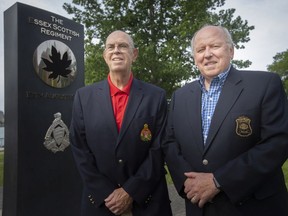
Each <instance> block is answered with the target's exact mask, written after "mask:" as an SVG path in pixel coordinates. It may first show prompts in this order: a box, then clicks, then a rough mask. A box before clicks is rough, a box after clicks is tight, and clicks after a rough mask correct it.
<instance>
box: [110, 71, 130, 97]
mask: <svg viewBox="0 0 288 216" xmlns="http://www.w3.org/2000/svg"><path fill="white" fill-rule="evenodd" d="M107 80H108V84H109V88H110V95H111V96H114V95H116V94H117V93H119V92H123V93H125V94H127V95H129V94H130V89H131V86H132V81H133V74H132V73H131V75H130V77H129V81H128V83H127V85H126V86H125V87H124V88H123V90H120V89H119V88H117V87H116V86H115V85H114V84H113V83H112V81H111V78H110V75H109V74H108V79H107Z"/></svg>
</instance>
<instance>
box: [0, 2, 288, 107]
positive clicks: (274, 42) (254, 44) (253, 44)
mask: <svg viewBox="0 0 288 216" xmlns="http://www.w3.org/2000/svg"><path fill="white" fill-rule="evenodd" d="M16 2H17V1H15V0H2V1H1V4H0V13H1V16H0V26H1V28H0V111H1V110H2V111H3V110H4V38H3V31H4V27H3V26H4V23H3V15H4V14H3V13H4V11H5V10H7V9H8V8H9V7H11V6H12V5H14V4H15V3H16ZM18 2H22V3H25V4H28V5H31V6H34V7H38V8H41V9H44V10H47V11H50V12H53V13H57V14H60V15H62V16H64V17H67V18H69V16H68V14H67V13H66V11H65V10H64V9H63V8H62V5H63V3H64V2H67V3H71V2H72V0H49V1H48V0H18ZM224 8H235V9H236V12H235V15H236V16H238V15H239V16H241V18H242V19H243V20H247V21H248V25H249V26H250V25H254V26H255V29H254V30H253V31H251V32H250V38H251V40H250V41H249V42H248V43H246V44H245V47H246V48H245V49H244V50H236V51H235V56H234V59H243V60H247V59H249V60H250V61H252V65H251V66H250V67H249V68H248V69H251V70H267V65H269V64H271V63H272V62H273V56H275V55H276V53H278V52H283V51H286V50H287V49H288V28H287V21H288V13H287V8H288V1H287V0H273V1H271V0H253V1H252V0H226V3H225V6H224Z"/></svg>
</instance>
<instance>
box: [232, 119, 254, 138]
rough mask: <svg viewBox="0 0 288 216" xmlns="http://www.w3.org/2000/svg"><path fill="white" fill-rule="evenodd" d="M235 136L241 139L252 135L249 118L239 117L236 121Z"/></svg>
mask: <svg viewBox="0 0 288 216" xmlns="http://www.w3.org/2000/svg"><path fill="white" fill-rule="evenodd" d="M236 134H237V135H239V136H241V137H248V136H250V135H251V134H252V128H251V119H250V118H248V117H247V116H240V117H238V118H237V119H236Z"/></svg>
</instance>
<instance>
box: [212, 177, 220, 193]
mask: <svg viewBox="0 0 288 216" xmlns="http://www.w3.org/2000/svg"><path fill="white" fill-rule="evenodd" d="M213 182H214V184H215V187H216V188H217V189H219V190H221V185H220V184H219V182H218V181H217V180H216V178H215V177H213Z"/></svg>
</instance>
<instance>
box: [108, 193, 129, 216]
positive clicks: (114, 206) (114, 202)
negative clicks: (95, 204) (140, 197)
mask: <svg viewBox="0 0 288 216" xmlns="http://www.w3.org/2000/svg"><path fill="white" fill-rule="evenodd" d="M104 201H105V205H106V207H107V208H108V209H109V210H110V211H111V212H113V213H114V214H115V215H121V214H123V213H124V212H126V211H128V210H130V209H131V207H132V202H133V199H132V197H130V195H129V194H128V193H127V192H126V191H125V190H124V189H123V188H118V189H116V190H114V191H113V192H112V193H111V194H110V195H109V196H108V197H107V198H106V199H105V200H104Z"/></svg>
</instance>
